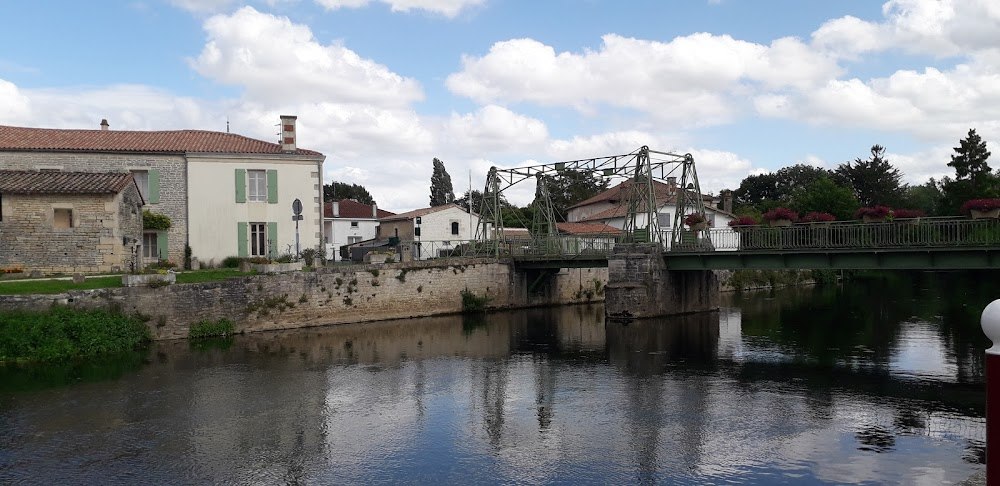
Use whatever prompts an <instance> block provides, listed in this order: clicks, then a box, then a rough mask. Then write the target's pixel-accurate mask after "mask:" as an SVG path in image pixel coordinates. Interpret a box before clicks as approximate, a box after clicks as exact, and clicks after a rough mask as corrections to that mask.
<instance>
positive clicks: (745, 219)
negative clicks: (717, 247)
mask: <svg viewBox="0 0 1000 486" xmlns="http://www.w3.org/2000/svg"><path fill="white" fill-rule="evenodd" d="M755 224H757V220H756V219H754V218H753V216H740V217H738V218H736V219H734V220H732V221H730V222H729V226H753V225H755Z"/></svg>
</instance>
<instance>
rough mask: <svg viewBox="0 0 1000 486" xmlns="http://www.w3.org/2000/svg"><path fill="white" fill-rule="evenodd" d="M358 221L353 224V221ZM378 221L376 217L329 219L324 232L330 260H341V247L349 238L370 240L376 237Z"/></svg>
mask: <svg viewBox="0 0 1000 486" xmlns="http://www.w3.org/2000/svg"><path fill="white" fill-rule="evenodd" d="M352 221H353V222H356V223H358V225H357V226H351V222H352ZM377 227H378V221H376V220H374V219H348V218H337V219H328V220H326V222H325V226H324V228H325V229H324V234H325V235H326V241H327V243H328V245H327V255H326V258H327V259H328V260H340V247H341V246H343V245H346V244H348V238H350V237H352V236H353V237H360V238H361V240H360V241H366V240H370V239H372V238H374V237H375V229H376V228H377Z"/></svg>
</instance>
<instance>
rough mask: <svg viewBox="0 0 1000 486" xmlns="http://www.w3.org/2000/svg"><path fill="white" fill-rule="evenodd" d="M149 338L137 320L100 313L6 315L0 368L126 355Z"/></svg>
mask: <svg viewBox="0 0 1000 486" xmlns="http://www.w3.org/2000/svg"><path fill="white" fill-rule="evenodd" d="M150 335H151V333H150V331H149V329H148V328H147V327H146V324H145V323H144V322H143V321H142V319H140V318H139V317H137V316H134V315H125V314H122V313H121V312H114V311H109V310H103V309H90V310H75V309H70V308H68V307H61V306H57V307H53V308H52V309H49V310H45V311H14V312H5V313H3V314H2V315H0V365H3V364H8V363H30V362H48V361H59V360H66V359H75V358H92V357H96V356H102V355H113V354H120V353H126V352H129V351H134V350H136V349H138V348H139V347H140V346H142V345H143V344H145V343H146V342H148V341H149V340H150Z"/></svg>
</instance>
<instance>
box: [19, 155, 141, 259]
mask: <svg viewBox="0 0 1000 486" xmlns="http://www.w3.org/2000/svg"><path fill="white" fill-rule="evenodd" d="M143 202H144V201H143V199H142V195H141V194H140V193H139V187H138V186H137V185H136V183H135V179H134V178H133V177H132V174H130V173H127V172H126V173H88V172H37V171H8V170H0V267H3V268H10V267H17V268H23V269H24V270H25V271H34V270H38V271H42V272H45V273H56V272H63V273H75V272H81V273H96V272H112V271H121V270H124V269H127V268H128V267H129V263H130V262H131V261H132V256H133V252H132V249H133V248H135V247H136V245H137V243H138V242H139V241H140V238H142V207H143Z"/></svg>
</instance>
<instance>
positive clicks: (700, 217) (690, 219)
mask: <svg viewBox="0 0 1000 486" xmlns="http://www.w3.org/2000/svg"><path fill="white" fill-rule="evenodd" d="M684 224H686V225H688V227H690V228H691V229H692V230H693V231H702V230H705V229H706V228H708V219H706V218H705V215H704V214H702V213H691V214H689V215H687V216H684Z"/></svg>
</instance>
